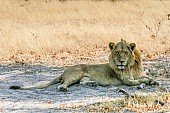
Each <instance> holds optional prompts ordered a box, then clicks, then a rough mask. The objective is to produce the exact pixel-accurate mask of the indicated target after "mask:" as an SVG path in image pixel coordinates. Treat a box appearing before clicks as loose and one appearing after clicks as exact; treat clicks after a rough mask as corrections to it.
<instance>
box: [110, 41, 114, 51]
mask: <svg viewBox="0 0 170 113" xmlns="http://www.w3.org/2000/svg"><path fill="white" fill-rule="evenodd" d="M114 46H115V43H113V42H110V43H109V48H110V50H112V49H113V48H114Z"/></svg>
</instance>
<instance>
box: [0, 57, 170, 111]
mask: <svg viewBox="0 0 170 113" xmlns="http://www.w3.org/2000/svg"><path fill="white" fill-rule="evenodd" d="M158 62H159V63H158ZM156 64H158V65H156ZM169 64H170V62H169V60H168V62H167V61H163V60H162V61H160V60H154V61H147V62H145V63H144V65H145V66H146V67H149V68H148V72H151V70H154V69H156V70H158V71H157V72H154V73H155V75H153V77H154V79H156V80H158V81H160V82H161V84H165V85H166V87H167V89H168V90H169V89H170V80H169V77H170V73H169V70H170V66H169ZM165 66H166V68H165ZM162 67H163V68H165V71H164V72H163V74H161V73H160V72H159V70H162ZM63 71H64V68H58V67H48V66H42V65H24V66H23V65H19V64H12V65H1V66H0V88H1V89H0V100H1V103H0V111H2V112H12V111H13V112H61V111H62V112H69V111H85V108H84V106H86V105H89V104H92V103H96V102H102V101H112V100H114V99H116V98H119V97H123V96H124V95H123V94H122V93H118V92H117V87H114V86H109V87H102V86H97V87H88V86H81V85H79V84H75V85H73V86H71V87H70V88H69V91H68V92H60V91H58V90H57V89H56V88H57V86H58V85H59V84H56V85H53V86H50V87H48V88H46V89H41V90H10V89H9V87H10V86H11V85H19V86H33V85H39V84H43V83H46V82H49V81H51V80H52V79H54V78H55V77H56V76H59V75H60V74H61V73H62V72H63ZM120 88H123V89H126V90H127V91H128V92H129V93H130V94H133V93H151V92H155V91H158V90H160V87H158V86H147V87H145V88H144V89H137V88H136V86H133V87H128V86H121V87H119V89H120ZM71 108H74V109H71Z"/></svg>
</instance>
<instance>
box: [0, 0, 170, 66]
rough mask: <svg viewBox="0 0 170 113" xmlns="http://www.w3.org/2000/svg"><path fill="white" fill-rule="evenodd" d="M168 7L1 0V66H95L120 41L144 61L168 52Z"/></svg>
mask: <svg viewBox="0 0 170 113" xmlns="http://www.w3.org/2000/svg"><path fill="white" fill-rule="evenodd" d="M169 6H170V2H169V1H168V0H165V1H159V0H153V1H152V0H149V1H147V0H141V1H140V0H139V1H138V0H137V1H126V0H122V1H113V0H105V1H102V0H101V1H100V0H99V1H95V0H94V1H93V0H87V1H85V0H84V1H83V0H78V1H74V0H73V1H67V0H60V1H58V0H36V1H35V0H1V1H0V59H1V63H2V61H7V60H11V61H15V62H28V63H35V62H50V61H51V62H53V64H56V65H60V66H63V65H73V64H76V63H82V62H81V61H82V60H84V61H91V62H86V63H96V60H95V59H97V58H100V57H102V56H106V55H108V52H109V49H108V47H107V45H108V43H109V42H110V41H113V42H118V41H120V39H121V38H123V39H126V40H127V41H129V42H135V43H137V45H138V48H139V49H140V50H141V52H142V55H143V56H144V57H145V58H146V57H149V58H153V57H155V56H157V55H158V56H160V55H161V54H162V53H163V54H165V53H166V54H168V53H169V51H170V17H168V15H169V14H170V7H169ZM106 61H107V59H104V60H102V61H99V62H106ZM97 63H98V62H97Z"/></svg>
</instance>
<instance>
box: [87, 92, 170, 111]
mask: <svg viewBox="0 0 170 113" xmlns="http://www.w3.org/2000/svg"><path fill="white" fill-rule="evenodd" d="M86 108H87V110H88V111H89V112H105V113H106V112H138V113H143V112H167V111H170V94H169V93H160V92H159V93H151V94H135V95H134V96H132V97H127V98H125V99H118V100H116V101H110V102H102V103H97V104H93V105H89V106H87V107H86Z"/></svg>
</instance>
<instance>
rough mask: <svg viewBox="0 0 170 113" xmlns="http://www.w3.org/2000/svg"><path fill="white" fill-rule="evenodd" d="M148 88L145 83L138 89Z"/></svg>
mask: <svg viewBox="0 0 170 113" xmlns="http://www.w3.org/2000/svg"><path fill="white" fill-rule="evenodd" d="M145 87H146V84H145V83H142V84H140V85H139V86H137V89H143V88H145Z"/></svg>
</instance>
